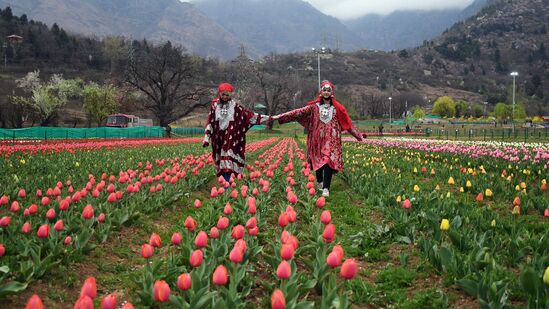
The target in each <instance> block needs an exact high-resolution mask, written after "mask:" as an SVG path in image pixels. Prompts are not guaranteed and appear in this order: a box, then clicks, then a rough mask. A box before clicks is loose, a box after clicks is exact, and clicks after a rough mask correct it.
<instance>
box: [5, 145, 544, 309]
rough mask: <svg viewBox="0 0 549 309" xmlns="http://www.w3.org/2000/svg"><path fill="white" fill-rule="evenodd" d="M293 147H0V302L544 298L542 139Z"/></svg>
mask: <svg viewBox="0 0 549 309" xmlns="http://www.w3.org/2000/svg"><path fill="white" fill-rule="evenodd" d="M304 142H305V141H304V139H294V138H283V137H270V138H263V139H257V138H251V141H249V142H248V144H247V148H246V150H247V152H246V156H247V157H246V161H247V162H246V168H245V173H244V174H243V175H238V176H235V177H233V178H232V179H231V180H230V181H229V182H227V181H225V180H224V179H223V178H222V177H221V178H217V177H215V172H214V167H213V165H212V164H213V162H212V159H211V154H210V152H209V149H204V148H202V147H201V146H200V145H201V139H196V138H181V139H135V140H90V141H85V140H78V141H70V140H63V141H58V142H52V143H48V144H40V143H29V144H25V143H21V144H19V145H11V144H2V145H0V166H1V167H0V170H1V173H0V307H2V308H23V307H26V308H126V309H127V308H150V307H153V308H384V307H397V308H447V307H455V308H525V307H527V308H549V268H548V266H549V229H548V225H547V222H546V221H547V220H548V217H549V199H548V193H547V183H546V179H547V162H548V161H549V147H547V146H546V145H545V144H534V143H531V144H523V143H491V142H449V141H434V140H420V139H398V138H387V139H366V140H365V141H364V142H362V143H358V142H348V143H344V147H343V159H344V162H345V171H344V172H342V173H340V174H338V175H337V176H335V179H334V183H333V185H332V189H331V190H330V197H328V198H324V197H320V194H319V193H318V192H317V190H318V188H317V187H316V182H315V177H314V171H312V170H311V169H310V166H309V164H308V163H307V160H306V155H305V152H306V151H305V144H304Z"/></svg>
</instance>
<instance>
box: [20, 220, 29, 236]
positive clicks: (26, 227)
mask: <svg viewBox="0 0 549 309" xmlns="http://www.w3.org/2000/svg"><path fill="white" fill-rule="evenodd" d="M30 230H31V225H30V223H29V222H25V223H23V227H22V228H21V232H22V233H23V234H28V233H30Z"/></svg>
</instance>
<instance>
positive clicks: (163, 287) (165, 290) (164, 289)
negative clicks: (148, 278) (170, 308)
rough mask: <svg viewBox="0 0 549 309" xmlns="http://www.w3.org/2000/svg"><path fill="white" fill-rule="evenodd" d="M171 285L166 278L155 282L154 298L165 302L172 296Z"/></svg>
mask: <svg viewBox="0 0 549 309" xmlns="http://www.w3.org/2000/svg"><path fill="white" fill-rule="evenodd" d="M170 292H171V291H170V286H169V285H168V283H166V281H164V280H158V281H156V282H155V283H154V287H153V296H154V300H156V301H158V302H161V303H164V302H166V301H168V299H169V298H170Z"/></svg>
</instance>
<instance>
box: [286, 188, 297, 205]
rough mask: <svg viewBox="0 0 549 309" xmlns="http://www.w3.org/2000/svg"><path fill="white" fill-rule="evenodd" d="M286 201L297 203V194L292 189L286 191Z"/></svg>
mask: <svg viewBox="0 0 549 309" xmlns="http://www.w3.org/2000/svg"><path fill="white" fill-rule="evenodd" d="M287 198H288V202H290V203H292V204H295V203H297V195H295V193H294V192H293V191H290V192H288V196H287Z"/></svg>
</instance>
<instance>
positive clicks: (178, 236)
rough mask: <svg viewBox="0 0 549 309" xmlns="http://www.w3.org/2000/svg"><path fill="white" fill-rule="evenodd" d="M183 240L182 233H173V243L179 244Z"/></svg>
mask: <svg viewBox="0 0 549 309" xmlns="http://www.w3.org/2000/svg"><path fill="white" fill-rule="evenodd" d="M182 240H183V237H182V236H181V234H180V233H173V235H172V245H174V246H178V245H179V244H181V241H182Z"/></svg>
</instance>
